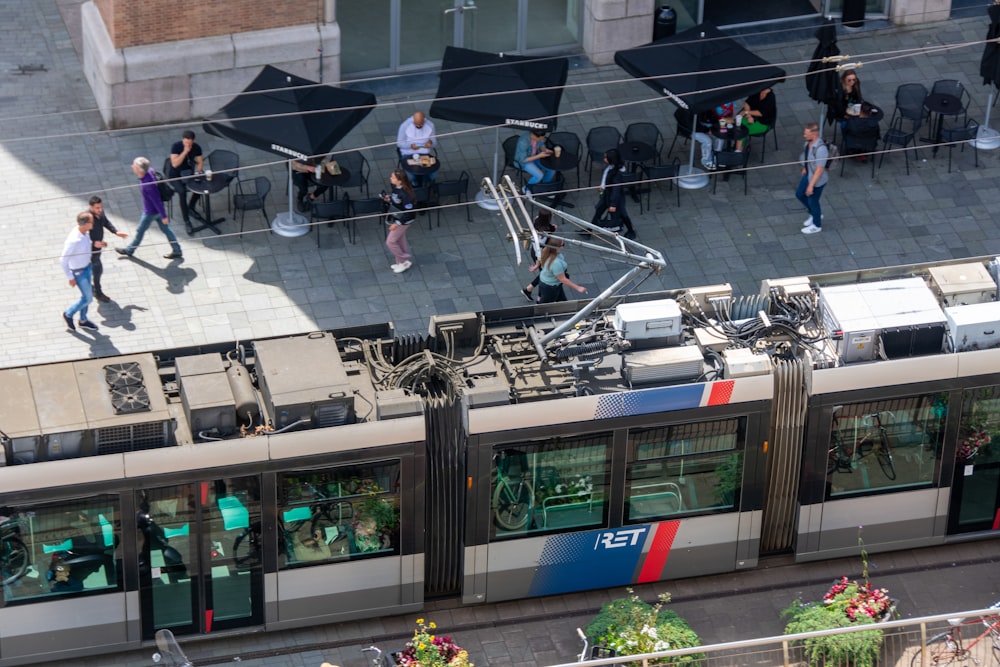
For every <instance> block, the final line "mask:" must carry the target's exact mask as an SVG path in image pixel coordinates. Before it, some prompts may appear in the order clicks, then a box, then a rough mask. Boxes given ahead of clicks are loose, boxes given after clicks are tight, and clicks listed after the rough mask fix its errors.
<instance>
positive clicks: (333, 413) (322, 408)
mask: <svg viewBox="0 0 1000 667" xmlns="http://www.w3.org/2000/svg"><path fill="white" fill-rule="evenodd" d="M346 423H347V403H346V402H342V403H327V404H325V405H319V406H317V407H316V424H315V427H316V428H326V427H328V426H343V425H344V424H346Z"/></svg>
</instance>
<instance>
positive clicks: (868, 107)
mask: <svg viewBox="0 0 1000 667" xmlns="http://www.w3.org/2000/svg"><path fill="white" fill-rule="evenodd" d="M881 119H882V111H881V110H880V109H878V108H876V107H874V106H872V104H871V103H870V102H862V103H861V111H860V112H859V113H858V115H857V116H848V118H847V121H846V122H845V123H844V154H845V155H852V154H858V153H871V152H873V151H874V150H875V149H876V147H877V146H878V140H879V139H881V138H882V132H881V130H880V129H879V121H880V120H881ZM855 159H856V160H857V161H858V162H866V161H867V160H868V158H867V156H865V155H858V156H857V158H855Z"/></svg>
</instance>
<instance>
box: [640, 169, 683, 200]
mask: <svg viewBox="0 0 1000 667" xmlns="http://www.w3.org/2000/svg"><path fill="white" fill-rule="evenodd" d="M680 171H681V161H680V158H676V157H675V158H674V160H673V162H671V163H670V164H654V165H643V167H642V174H643V178H644V180H645V181H646V183H643V184H642V187H641V189H640V192H645V193H646V210H652V209H651V204H650V201H649V200H650V198H651V197H652V195H653V186H654V185H660V186H663V185H667V184H668V183H669V185H670V189H671V190H677V206H680V205H681V189H680V188H679V187H677V186H676V185H675V184H674V181H675V180H676V179H677V177H678V176H679V175H680Z"/></svg>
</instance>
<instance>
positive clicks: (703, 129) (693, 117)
mask: <svg viewBox="0 0 1000 667" xmlns="http://www.w3.org/2000/svg"><path fill="white" fill-rule="evenodd" d="M674 118H676V119H677V127H690V128H692V129H693V131H692V133H691V138H692V139H694V140H695V141H697V142H698V143H699V144H701V166H703V167H705V169H708V170H710V171H711V170H713V169H715V152H714V150H715V149H714V147H713V146H712V137H710V136H709V135H708V132H709V130H711V129H712V121H713V120H715V116H714V115H713V114H712V113H711V112H708V113H700V114H692V113H691V112H690V111H688V110H686V109H681V108H680V107H677V110H676V111H674ZM716 122H717V121H716Z"/></svg>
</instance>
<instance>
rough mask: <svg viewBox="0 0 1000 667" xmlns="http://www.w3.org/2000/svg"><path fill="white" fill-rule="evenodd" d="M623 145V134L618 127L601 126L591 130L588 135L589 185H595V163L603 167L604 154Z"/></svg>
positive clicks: (587, 166)
mask: <svg viewBox="0 0 1000 667" xmlns="http://www.w3.org/2000/svg"><path fill="white" fill-rule="evenodd" d="M621 143H622V134H621V132H619V131H618V128H616V127H611V126H610V125H601V126H598V127H593V128H591V129H590V132H588V133H587V164H586V169H587V185H593V180H594V172H593V169H594V163H597V164H600V165H603V164H604V154H605V153H607V152H608V151H609V150H611V149H612V148H618V146H619V145H621Z"/></svg>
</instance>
